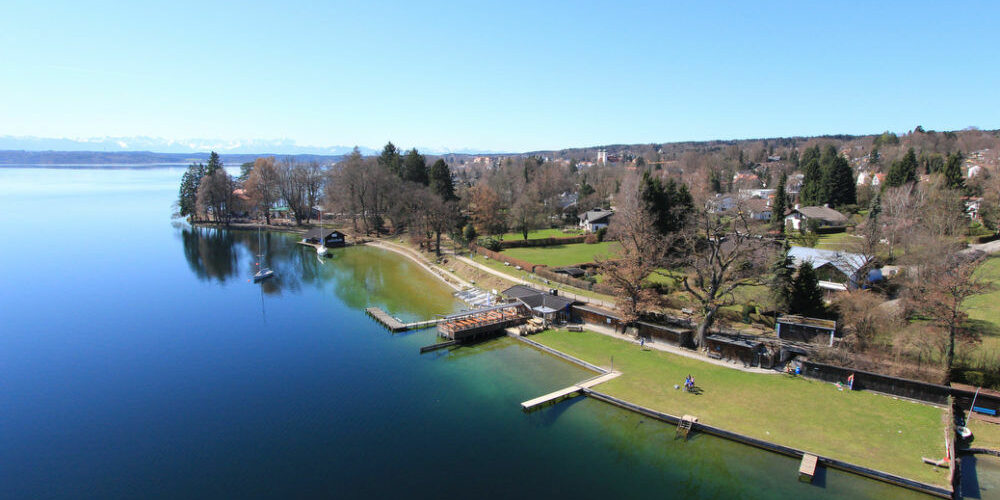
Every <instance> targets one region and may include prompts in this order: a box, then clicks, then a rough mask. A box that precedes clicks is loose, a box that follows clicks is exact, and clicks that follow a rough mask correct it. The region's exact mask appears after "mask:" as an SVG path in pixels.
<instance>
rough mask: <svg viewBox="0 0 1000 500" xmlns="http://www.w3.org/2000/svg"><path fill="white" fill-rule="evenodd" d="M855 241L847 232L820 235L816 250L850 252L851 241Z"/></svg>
mask: <svg viewBox="0 0 1000 500" xmlns="http://www.w3.org/2000/svg"><path fill="white" fill-rule="evenodd" d="M853 239H855V238H854V236H853V235H851V234H850V233H847V232H843V233H831V234H821V235H819V242H818V243H816V248H822V249H824V250H844V251H847V250H850V245H851V240H853Z"/></svg>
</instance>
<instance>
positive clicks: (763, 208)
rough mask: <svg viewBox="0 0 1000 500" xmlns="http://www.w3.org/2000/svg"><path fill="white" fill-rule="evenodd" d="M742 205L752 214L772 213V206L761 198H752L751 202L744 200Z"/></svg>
mask: <svg viewBox="0 0 1000 500" xmlns="http://www.w3.org/2000/svg"><path fill="white" fill-rule="evenodd" d="M742 203H743V209H744V210H747V211H749V212H751V213H755V214H760V213H764V212H770V211H771V206H770V204H769V203H768V201H767V200H762V199H760V198H751V199H749V200H744V201H743V202H742Z"/></svg>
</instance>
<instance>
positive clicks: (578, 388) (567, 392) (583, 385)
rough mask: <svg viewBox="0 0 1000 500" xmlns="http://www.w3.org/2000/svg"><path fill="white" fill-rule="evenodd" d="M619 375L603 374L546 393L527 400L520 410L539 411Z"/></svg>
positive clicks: (614, 373)
mask: <svg viewBox="0 0 1000 500" xmlns="http://www.w3.org/2000/svg"><path fill="white" fill-rule="evenodd" d="M619 375H621V372H611V373H605V374H603V375H599V376H597V377H594V378H591V379H587V380H584V381H583V382H580V383H579V384H576V385H571V386H569V387H566V388H564V389H559V390H558V391H554V392H550V393H548V394H546V395H544V396H539V397H537V398H535V399H529V400H527V401H525V402H523V403H521V409H522V410H524V411H533V410H537V409H539V408H541V407H543V406H547V405H550V404H553V403H557V402H559V401H562V400H563V399H566V398H570V397H573V396H576V395H577V394H579V393H580V392H582V391H583V390H584V389H589V388H591V387H593V386H595V385H597V384H602V383H604V382H607V381H608V380H611V379H613V378H615V377H617V376H619Z"/></svg>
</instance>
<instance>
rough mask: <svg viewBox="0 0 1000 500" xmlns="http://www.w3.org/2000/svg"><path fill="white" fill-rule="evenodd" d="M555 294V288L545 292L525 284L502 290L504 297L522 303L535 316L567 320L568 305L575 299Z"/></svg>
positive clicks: (550, 319) (556, 320)
mask: <svg viewBox="0 0 1000 500" xmlns="http://www.w3.org/2000/svg"><path fill="white" fill-rule="evenodd" d="M557 294H558V290H555V289H552V290H549V292H548V293H546V292H543V291H541V290H535V289H534V288H531V287H529V286H525V285H514V286H512V287H510V288H508V289H506V290H504V291H503V295H504V296H505V297H507V298H510V299H513V300H515V301H517V302H519V303H521V304H523V305H524V306H525V307H527V308H528V309H530V310H531V315H532V316H534V317H536V318H542V319H544V320H546V321H551V322H559V321H568V320H569V317H570V306H571V305H573V302H575V301H574V300H573V299H568V298H566V297H561V296H559V295H557Z"/></svg>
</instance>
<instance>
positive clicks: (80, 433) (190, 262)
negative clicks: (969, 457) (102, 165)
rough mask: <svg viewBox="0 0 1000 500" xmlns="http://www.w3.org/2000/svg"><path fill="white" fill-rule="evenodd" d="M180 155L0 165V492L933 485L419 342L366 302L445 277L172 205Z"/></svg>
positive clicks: (407, 298)
mask: <svg viewBox="0 0 1000 500" xmlns="http://www.w3.org/2000/svg"><path fill="white" fill-rule="evenodd" d="M182 173H183V169H181V168H176V167H174V168H142V169H115V170H101V169H34V168H0V211H2V213H3V218H4V222H3V224H2V226H0V239H2V240H3V244H2V245H0V257H2V260H0V262H3V265H4V279H3V286H2V287H0V320H2V323H0V325H2V333H0V375H2V376H0V407H2V412H0V497H2V498H218V497H223V496H225V497H240V498H286V497H298V498H303V497H332V498H359V497H414V498H442V497H445V498H447V497H453V498H455V497H477V498H512V497H519V498H525V497H528V498H530V497H540V496H545V497H551V498H594V497H625V498H663V497H676V498H694V497H697V498H733V497H738V498H789V499H801V498H890V497H891V498H906V497H918V496H920V495H917V494H915V493H913V492H910V491H907V490H902V489H900V488H896V487H892V486H888V485H885V484H882V483H878V482H875V481H871V480H867V479H864V478H861V477H858V476H854V475H850V474H845V473H841V472H837V471H826V472H825V473H823V474H821V475H820V477H819V478H818V480H817V482H816V484H813V485H807V484H803V483H799V482H798V481H797V480H796V477H797V468H798V461H797V460H794V459H791V458H787V457H784V456H779V455H775V454H772V453H768V452H763V451H760V450H757V449H755V448H750V447H747V446H743V445H739V444H736V443H732V442H729V441H725V440H722V439H718V438H714V437H711V436H706V435H693V437H692V438H691V439H690V440H689V441H687V442H683V441H678V440H675V439H674V427H673V426H669V425H666V424H663V423H660V422H656V421H651V420H649V419H648V418H645V417H642V416H638V415H636V414H633V413H630V412H626V411H624V410H620V409H618V408H616V407H612V406H610V405H607V404H604V403H601V402H599V401H596V400H592V399H588V398H576V399H574V400H570V401H567V402H564V403H560V404H558V405H556V406H552V407H549V408H546V409H543V410H540V411H538V412H535V413H532V414H524V413H522V412H521V410H520V406H519V404H520V402H521V401H524V400H527V399H531V398H533V397H536V396H539V395H541V394H545V393H547V392H550V391H552V390H555V389H559V388H562V387H565V386H567V385H570V384H572V383H575V382H577V381H579V380H582V379H584V378H587V377H590V376H592V374H591V373H589V372H586V371H584V370H582V369H580V368H578V367H576V366H575V365H572V364H569V363H567V362H565V361H562V360H559V359H557V358H554V357H552V356H549V355H547V354H543V353H541V352H539V351H537V350H535V349H532V348H530V347H528V346H526V345H524V344H522V343H520V342H517V341H516V340H512V339H506V338H503V339H496V340H491V341H487V342H483V343H480V344H477V345H474V346H469V347H461V348H457V349H453V350H442V351H437V352H433V353H428V354H424V355H421V354H419V353H418V349H419V347H421V346H424V345H428V344H431V343H434V342H435V340H436V339H435V333H434V331H433V330H425V331H420V332H411V333H403V334H395V335H393V334H390V333H389V332H387V331H386V330H384V329H383V328H381V327H380V326H378V325H377V324H376V323H375V322H374V321H373V320H371V319H370V318H368V317H367V316H366V315H365V313H364V308H365V307H369V306H378V307H382V308H383V309H386V310H387V311H389V312H390V313H392V314H393V315H396V316H399V317H400V318H402V319H404V320H417V319H426V318H431V317H433V315H434V314H440V313H447V312H450V311H454V310H457V308H460V307H461V304H458V303H456V302H455V301H454V299H453V298H452V296H451V293H450V292H451V291H450V289H448V288H446V287H445V286H444V285H443V284H441V283H440V282H438V281H436V280H435V279H434V278H433V277H431V276H430V275H429V274H428V273H426V272H425V271H423V270H421V269H420V268H419V267H418V266H416V265H415V264H413V263H412V262H410V261H408V260H406V259H403V258H401V257H399V256H397V255H395V254H392V253H389V252H385V251H383V250H379V249H374V248H369V247H354V248H345V249H336V250H331V257H330V258H329V259H325V260H323V261H320V260H319V259H318V258H317V257H316V256H315V254H314V253H313V252H312V251H311V250H310V249H305V248H303V247H301V246H298V245H296V244H295V239H296V238H295V237H294V236H291V235H287V234H279V233H271V234H265V235H263V236H262V237H260V238H259V237H258V234H257V233H256V232H253V231H222V230H217V229H192V228H190V227H188V226H187V225H186V224H182V223H178V222H177V221H172V220H171V218H170V214H171V212H172V209H171V204H172V203H173V202H174V199H175V197H176V194H177V187H178V182H179V180H180V176H181V174H182ZM260 253H263V254H264V255H265V257H264V262H266V263H268V264H269V265H270V266H271V267H272V268H273V269H274V270H275V272H276V274H277V276H276V278H275V279H273V280H270V281H268V282H265V283H264V284H262V285H255V284H253V283H250V282H249V281H248V279H249V277H250V276H251V275H252V274H253V269H254V263H255V262H256V261H257V257H256V255H257V254H260ZM734 418H739V416H738V415H734Z"/></svg>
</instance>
